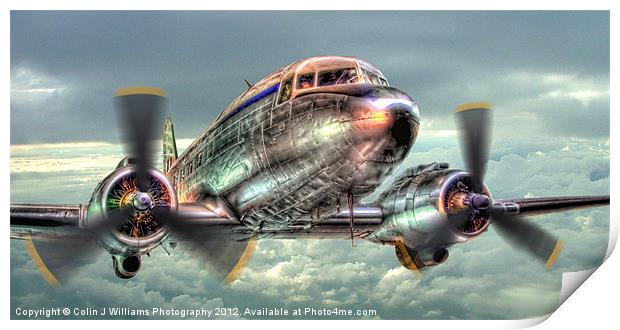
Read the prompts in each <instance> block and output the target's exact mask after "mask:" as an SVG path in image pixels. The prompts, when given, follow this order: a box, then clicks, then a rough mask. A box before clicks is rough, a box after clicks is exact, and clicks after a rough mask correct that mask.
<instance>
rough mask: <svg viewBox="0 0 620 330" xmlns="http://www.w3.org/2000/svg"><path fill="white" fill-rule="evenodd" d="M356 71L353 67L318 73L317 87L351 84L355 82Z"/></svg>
mask: <svg viewBox="0 0 620 330" xmlns="http://www.w3.org/2000/svg"><path fill="white" fill-rule="evenodd" d="M357 80H358V79H357V71H356V70H355V68H347V69H338V70H333V71H324V72H320V73H319V87H323V86H332V85H341V84H352V83H355V82H357Z"/></svg>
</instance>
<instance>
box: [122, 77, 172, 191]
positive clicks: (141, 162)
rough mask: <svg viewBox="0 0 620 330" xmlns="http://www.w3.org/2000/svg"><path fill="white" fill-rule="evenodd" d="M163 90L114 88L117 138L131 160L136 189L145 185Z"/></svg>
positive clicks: (160, 116)
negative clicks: (133, 167)
mask: <svg viewBox="0 0 620 330" xmlns="http://www.w3.org/2000/svg"><path fill="white" fill-rule="evenodd" d="M165 96H166V94H165V92H164V91H163V90H161V89H159V88H154V87H130V88H122V89H119V90H118V91H117V92H116V99H117V105H118V116H119V119H120V120H119V122H120V123H121V138H122V140H123V143H124V144H125V149H126V150H125V152H126V154H127V156H128V157H129V158H131V159H133V160H134V161H135V166H136V177H137V182H138V188H139V189H140V191H146V190H147V188H148V185H149V179H148V170H149V168H150V167H151V161H150V158H149V157H150V156H151V155H152V153H153V143H152V142H153V140H154V139H155V134H156V132H159V130H158V129H157V128H156V125H158V123H161V122H162V117H163V110H162V109H163V101H164V97H165Z"/></svg>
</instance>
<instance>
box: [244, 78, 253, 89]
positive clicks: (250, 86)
mask: <svg viewBox="0 0 620 330" xmlns="http://www.w3.org/2000/svg"><path fill="white" fill-rule="evenodd" d="M243 82H244V83H245V84H246V85H248V89H250V88H252V86H254V85H252V84H250V82H249V81H248V80H247V79H243Z"/></svg>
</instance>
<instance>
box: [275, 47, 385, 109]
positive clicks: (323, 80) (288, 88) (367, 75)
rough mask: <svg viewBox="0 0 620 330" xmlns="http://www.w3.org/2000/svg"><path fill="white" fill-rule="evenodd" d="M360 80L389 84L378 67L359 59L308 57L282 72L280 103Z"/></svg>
mask: <svg viewBox="0 0 620 330" xmlns="http://www.w3.org/2000/svg"><path fill="white" fill-rule="evenodd" d="M358 83H360V84H369V85H380V86H389V84H388V81H387V79H386V78H385V76H383V74H382V73H381V72H380V71H379V70H377V69H376V68H374V67H373V66H372V65H370V64H368V63H366V62H363V61H360V60H356V59H353V58H346V57H320V58H311V59H307V60H305V61H303V62H301V63H299V64H298V65H293V66H292V67H289V68H288V69H287V70H286V71H285V72H284V73H283V74H282V80H281V83H280V90H279V94H278V104H279V103H283V102H286V101H288V100H290V99H291V98H294V97H295V95H296V94H298V93H299V92H301V91H305V90H308V89H316V88H322V87H327V86H334V85H346V84H358Z"/></svg>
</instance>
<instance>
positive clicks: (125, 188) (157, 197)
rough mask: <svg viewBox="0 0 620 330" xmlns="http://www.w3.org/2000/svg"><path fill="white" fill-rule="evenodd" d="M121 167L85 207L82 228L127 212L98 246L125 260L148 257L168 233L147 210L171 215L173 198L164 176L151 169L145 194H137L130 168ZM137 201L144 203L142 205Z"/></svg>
mask: <svg viewBox="0 0 620 330" xmlns="http://www.w3.org/2000/svg"><path fill="white" fill-rule="evenodd" d="M125 164H126V166H124V167H120V168H117V170H115V171H114V172H112V173H111V174H110V175H108V176H107V177H106V178H105V179H103V180H102V181H101V182H100V183H99V185H98V186H97V187H96V188H95V191H94V192H93V195H92V197H91V200H90V202H89V205H88V215H87V218H86V227H88V226H89V225H94V223H93V222H94V221H105V220H104V219H105V217H104V215H106V216H110V215H113V214H114V213H115V212H118V213H120V212H121V210H124V212H129V214H128V215H126V216H125V217H126V220H125V222H124V223H123V224H122V225H121V226H120V227H119V228H114V229H113V230H110V231H109V232H107V233H105V234H104V235H101V236H100V237H98V243H99V245H100V246H101V247H103V248H104V249H106V250H107V251H108V252H110V254H112V255H113V256H121V257H122V258H129V257H131V256H134V255H137V256H139V255H142V254H145V253H148V252H149V251H150V250H152V249H153V248H155V247H156V246H157V245H158V244H160V243H161V242H162V241H163V240H164V239H165V238H166V236H167V235H168V230H167V228H166V227H165V226H163V225H162V222H161V220H160V219H157V217H156V216H155V214H153V213H152V211H151V208H152V207H157V208H160V209H168V210H170V211H175V210H176V208H177V198H176V193H175V192H174V189H173V187H172V185H171V184H170V182H169V181H168V179H167V178H166V176H165V175H164V174H163V173H162V172H160V171H158V170H155V169H151V170H149V186H148V190H147V191H146V192H140V191H139V190H138V186H137V183H136V173H135V168H134V166H133V165H131V164H127V162H125ZM139 201H145V202H146V205H145V204H144V203H140V202H139ZM147 206H148V207H147ZM115 260H116V259H115ZM121 268H122V267H121ZM138 268H139V266H138ZM115 269H116V267H115ZM136 271H137V270H136ZM134 275H135V274H134Z"/></svg>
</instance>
